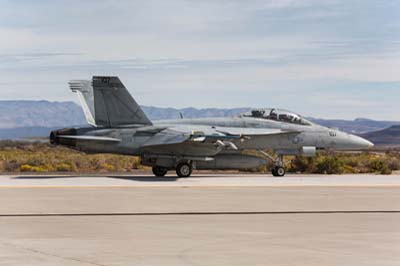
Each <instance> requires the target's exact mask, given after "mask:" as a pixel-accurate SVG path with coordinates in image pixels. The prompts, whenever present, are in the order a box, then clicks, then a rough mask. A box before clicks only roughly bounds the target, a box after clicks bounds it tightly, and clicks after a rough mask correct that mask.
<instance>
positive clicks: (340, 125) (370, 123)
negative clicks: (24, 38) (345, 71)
mask: <svg viewBox="0 0 400 266" xmlns="http://www.w3.org/2000/svg"><path fill="white" fill-rule="evenodd" d="M142 108H143V111H144V112H145V113H146V114H147V115H148V117H149V118H150V119H151V120H160V119H177V118H179V117H180V115H181V114H182V115H183V117H185V118H198V117H226V116H234V115H237V114H239V113H243V112H246V111H249V110H250V109H251V108H249V107H243V108H230V109H221V108H204V109H197V108H193V107H189V108H183V109H176V108H161V107H153V106H142ZM307 119H309V120H310V121H312V122H315V123H318V124H320V125H323V126H328V127H332V128H337V129H339V130H343V131H345V132H349V133H355V134H364V135H365V133H367V132H374V131H377V132H380V131H382V130H383V129H385V128H389V127H391V126H393V125H400V122H397V121H376V120H371V119H366V118H357V119H355V120H338V119H335V120H332V119H321V118H313V117H307ZM82 125H86V119H85V117H84V114H83V112H82V109H81V107H80V106H79V105H78V104H76V103H75V102H49V101H0V139H19V138H26V137H40V136H47V134H48V132H49V131H50V130H52V129H55V128H61V127H71V126H82ZM377 134H378V135H379V134H382V132H381V133H377ZM368 136H374V137H375V138H376V135H368ZM399 143H400V141H399Z"/></svg>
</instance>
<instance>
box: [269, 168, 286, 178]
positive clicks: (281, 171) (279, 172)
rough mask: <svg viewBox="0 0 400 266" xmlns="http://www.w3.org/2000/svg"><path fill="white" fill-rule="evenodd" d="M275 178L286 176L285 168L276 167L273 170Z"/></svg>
mask: <svg viewBox="0 0 400 266" xmlns="http://www.w3.org/2000/svg"><path fill="white" fill-rule="evenodd" d="M271 172H272V175H273V176H284V175H285V174H286V171H285V168H284V167H283V166H274V167H273V168H272V169H271Z"/></svg>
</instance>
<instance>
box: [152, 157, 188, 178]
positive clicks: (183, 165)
mask: <svg viewBox="0 0 400 266" xmlns="http://www.w3.org/2000/svg"><path fill="white" fill-rule="evenodd" d="M152 170H153V174H154V175H155V176H157V177H163V176H165V175H166V174H167V172H168V169H167V168H165V167H161V166H157V165H156V166H153V168H152ZM192 171H193V166H192V164H191V163H189V162H186V161H184V162H180V163H178V165H177V166H176V174H177V175H178V177H189V176H190V175H191V174H192Z"/></svg>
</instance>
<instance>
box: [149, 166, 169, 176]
mask: <svg viewBox="0 0 400 266" xmlns="http://www.w3.org/2000/svg"><path fill="white" fill-rule="evenodd" d="M152 170H153V174H154V175H155V176H157V177H162V176H165V175H166V174H167V172H168V170H167V169H165V168H163V167H160V166H153V168H152Z"/></svg>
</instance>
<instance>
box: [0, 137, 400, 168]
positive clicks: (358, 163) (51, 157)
mask: <svg viewBox="0 0 400 266" xmlns="http://www.w3.org/2000/svg"><path fill="white" fill-rule="evenodd" d="M246 153H250V154H253V153H254V152H246ZM285 164H286V166H287V170H288V172H301V173H325V174H343V173H379V174H390V173H392V171H396V170H399V169H400V153H399V151H387V152H363V153H334V154H328V153H320V154H318V155H317V156H316V157H314V158H306V157H293V156H287V157H285ZM143 168H145V167H143V166H141V165H140V163H139V158H138V157H134V156H124V155H114V154H92V155H90V154H85V153H81V152H78V151H74V150H70V149H67V148H63V147H59V146H53V145H50V144H47V143H40V142H33V143H27V142H16V141H0V172H3V173H4V172H75V173H91V172H104V173H107V172H130V171H133V170H135V169H143ZM249 170H250V171H253V172H254V171H256V172H269V166H262V167H260V168H259V169H249Z"/></svg>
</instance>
